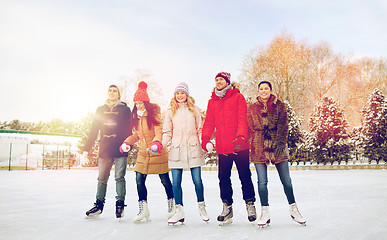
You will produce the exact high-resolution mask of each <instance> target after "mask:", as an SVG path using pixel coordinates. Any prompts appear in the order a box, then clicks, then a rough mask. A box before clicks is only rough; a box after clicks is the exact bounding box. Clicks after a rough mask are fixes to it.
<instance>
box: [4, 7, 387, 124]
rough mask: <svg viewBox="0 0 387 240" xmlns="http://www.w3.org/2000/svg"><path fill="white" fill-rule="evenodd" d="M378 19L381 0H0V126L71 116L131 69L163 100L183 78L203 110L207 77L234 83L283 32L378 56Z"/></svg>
mask: <svg viewBox="0 0 387 240" xmlns="http://www.w3.org/2000/svg"><path fill="white" fill-rule="evenodd" d="M386 22H387V2H386V1H382V0H380V1H379V0H369V1H359V0H316V1H308V0H290V1H286V0H238V1H220V0H214V1H209V0H196V1H187V0H165V1H155V0H152V1H141V0H111V1H100V0H83V1H78V0H68V1H60V0H51V1H50V0H34V1H28V0H0V91H1V92H0V122H3V121H11V120H14V119H18V120H20V121H26V122H38V121H43V122H47V121H50V120H52V119H57V118H59V119H62V120H64V121H77V120H80V119H82V118H83V117H84V116H86V114H87V113H88V112H94V111H95V109H96V108H97V107H98V106H100V105H102V104H104V102H105V100H106V98H107V89H108V86H109V85H110V84H112V83H115V84H122V81H123V80H122V79H132V78H134V77H135V72H136V71H137V70H138V69H144V70H147V71H149V72H151V73H152V74H153V76H154V78H155V80H156V81H158V83H159V86H160V87H161V91H162V93H163V95H164V98H165V102H166V103H168V102H169V99H171V98H172V97H173V91H174V89H175V87H176V85H177V84H178V83H180V82H186V83H187V84H188V85H189V90H190V95H191V96H193V97H194V98H195V99H196V103H197V105H198V106H199V107H200V108H201V109H202V110H205V108H206V106H207V102H208V100H209V98H210V95H211V91H212V89H213V87H214V85H215V84H214V77H215V75H216V74H217V73H218V72H220V71H227V72H230V73H231V81H237V80H238V76H239V75H240V71H241V67H242V65H243V60H244V57H245V56H246V55H247V54H248V53H249V52H250V51H251V50H252V49H254V48H257V47H265V46H268V45H269V43H270V42H271V41H272V40H273V38H274V37H276V36H278V35H280V34H281V33H282V32H283V31H286V32H287V33H290V34H292V35H293V37H294V38H295V40H296V41H305V42H307V43H308V44H310V45H313V44H318V43H320V42H322V41H324V42H327V43H329V44H330V46H331V47H332V49H333V51H334V52H336V53H341V54H345V55H351V56H354V57H364V56H366V57H371V58H380V57H386V56H387V44H386V42H387V31H386V30H387V28H386V27H385V23H386ZM131 90H132V91H133V92H134V91H135V89H131ZM129 92H130V90H129ZM131 97H132V96H131ZM151 101H152V99H151ZM130 107H133V106H130ZM162 107H164V106H162ZM165 107H166V106H165Z"/></svg>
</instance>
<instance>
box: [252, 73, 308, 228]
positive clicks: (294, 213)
mask: <svg viewBox="0 0 387 240" xmlns="http://www.w3.org/2000/svg"><path fill="white" fill-rule="evenodd" d="M272 92H273V90H272V85H271V83H270V82H267V81H262V82H260V83H259V85H258V94H259V95H258V97H257V100H258V101H257V102H255V103H253V104H251V105H249V107H248V110H247V123H248V127H249V136H250V141H251V152H250V160H251V162H252V163H254V164H255V169H256V171H257V175H258V194H259V198H260V200H261V217H260V219H259V221H258V226H260V227H263V226H266V225H269V223H270V213H269V201H268V190H267V182H268V179H267V165H269V164H270V163H272V164H274V165H275V166H276V168H277V171H278V174H279V177H280V179H281V183H282V185H283V188H284V191H285V194H286V197H287V200H288V203H289V209H290V216H291V217H292V218H293V219H294V220H295V221H297V222H298V223H300V224H305V223H306V221H305V219H304V218H303V217H302V216H301V214H300V212H299V211H298V208H297V205H296V202H295V198H294V193H293V186H292V180H291V178H290V173H289V165H288V158H289V150H288V146H287V140H288V128H289V126H288V117H287V112H286V106H285V104H284V103H283V102H282V101H281V100H279V99H278V98H277V97H276V96H274V95H273V94H272Z"/></svg>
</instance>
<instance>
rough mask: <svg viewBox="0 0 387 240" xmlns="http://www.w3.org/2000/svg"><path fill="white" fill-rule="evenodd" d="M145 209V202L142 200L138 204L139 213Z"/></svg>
mask: <svg viewBox="0 0 387 240" xmlns="http://www.w3.org/2000/svg"><path fill="white" fill-rule="evenodd" d="M143 210H144V204H143V202H140V203H139V204H138V214H137V215H140V214H141V213H142V211H143Z"/></svg>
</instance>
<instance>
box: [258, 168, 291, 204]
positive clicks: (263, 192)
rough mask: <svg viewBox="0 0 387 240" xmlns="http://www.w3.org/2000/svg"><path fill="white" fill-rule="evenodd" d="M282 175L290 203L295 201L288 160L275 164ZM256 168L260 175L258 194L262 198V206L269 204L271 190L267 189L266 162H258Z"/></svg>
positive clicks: (280, 175)
mask: <svg viewBox="0 0 387 240" xmlns="http://www.w3.org/2000/svg"><path fill="white" fill-rule="evenodd" d="M275 167H276V168H277V172H278V175H279V177H280V180H281V183H282V186H283V188H284V192H285V195H286V198H287V199H288V203H289V204H292V203H295V199H294V193H293V185H292V179H291V178H290V172H289V165H288V161H284V162H280V163H277V164H276V165H275ZM255 170H256V171H257V175H258V194H259V199H260V200H261V206H269V192H268V190H267V182H268V178H267V166H266V164H265V163H256V164H255Z"/></svg>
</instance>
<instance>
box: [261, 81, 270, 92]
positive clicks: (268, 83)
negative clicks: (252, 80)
mask: <svg viewBox="0 0 387 240" xmlns="http://www.w3.org/2000/svg"><path fill="white" fill-rule="evenodd" d="M265 83H266V84H267V85H269V88H270V90H273V88H272V86H271V83H270V82H268V81H261V82H260V83H259V84H258V88H259V87H260V86H261V85H262V84H265Z"/></svg>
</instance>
